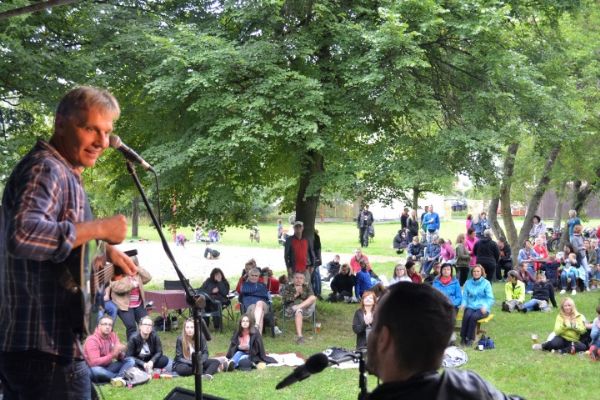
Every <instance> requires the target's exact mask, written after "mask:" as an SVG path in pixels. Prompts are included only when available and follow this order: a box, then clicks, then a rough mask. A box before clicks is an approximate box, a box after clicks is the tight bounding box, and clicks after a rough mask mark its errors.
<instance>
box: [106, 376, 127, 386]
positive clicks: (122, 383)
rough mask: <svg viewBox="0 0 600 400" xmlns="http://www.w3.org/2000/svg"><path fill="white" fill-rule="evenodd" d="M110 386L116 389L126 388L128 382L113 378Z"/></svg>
mask: <svg viewBox="0 0 600 400" xmlns="http://www.w3.org/2000/svg"><path fill="white" fill-rule="evenodd" d="M110 384H111V385H113V386H115V387H124V386H126V385H127V382H125V379H123V378H112V379H111V380H110Z"/></svg>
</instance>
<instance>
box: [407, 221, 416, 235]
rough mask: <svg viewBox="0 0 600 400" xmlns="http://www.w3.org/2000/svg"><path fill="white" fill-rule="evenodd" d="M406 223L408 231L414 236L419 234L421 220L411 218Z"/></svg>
mask: <svg viewBox="0 0 600 400" xmlns="http://www.w3.org/2000/svg"><path fill="white" fill-rule="evenodd" d="M406 223H407V224H408V225H407V228H408V231H409V232H410V234H411V235H412V236H417V235H418V234H419V221H417V220H416V219H412V218H409V219H408V220H407V221H406Z"/></svg>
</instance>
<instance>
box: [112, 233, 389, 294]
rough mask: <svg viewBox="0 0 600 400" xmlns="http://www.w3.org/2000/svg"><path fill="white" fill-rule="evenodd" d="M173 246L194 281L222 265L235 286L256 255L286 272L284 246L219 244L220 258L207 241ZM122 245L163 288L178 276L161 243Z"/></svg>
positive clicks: (327, 256) (327, 258)
mask: <svg viewBox="0 0 600 400" xmlns="http://www.w3.org/2000/svg"><path fill="white" fill-rule="evenodd" d="M169 246H170V247H171V252H172V253H173V256H174V257H175V261H176V262H177V265H178V266H179V268H180V269H181V270H182V272H183V274H184V275H185V276H186V277H187V278H188V279H190V280H191V281H202V280H204V279H206V278H207V277H208V275H209V274H210V271H211V270H212V269H213V268H215V267H218V268H221V269H222V270H223V272H224V273H225V276H227V278H228V280H229V283H230V284H232V285H234V284H235V283H236V282H237V277H239V275H240V273H241V271H242V269H243V268H244V264H245V262H246V261H247V260H249V259H250V258H254V259H255V260H256V262H257V264H258V266H259V267H261V268H263V267H270V268H271V269H272V270H273V271H274V272H275V275H280V274H282V273H283V272H284V271H285V263H284V261H283V247H280V248H277V249H267V248H259V247H241V246H223V245H217V246H215V247H216V248H217V249H218V250H219V251H220V252H221V255H220V257H219V258H218V259H217V260H207V259H205V258H204V249H205V245H204V244H201V243H191V242H188V243H186V245H185V247H181V246H175V245H174V244H172V243H169ZM119 247H120V248H121V249H122V250H129V249H137V250H138V259H139V261H140V265H142V266H143V267H144V268H146V269H147V270H148V271H149V272H150V274H152V278H153V279H152V280H153V283H155V284H158V285H159V286H161V287H162V281H163V280H172V279H177V275H176V274H175V271H174V269H173V266H172V265H171V262H170V261H169V259H168V258H167V256H166V254H165V252H164V250H163V248H162V245H161V243H160V242H149V241H135V242H126V243H123V244H121V245H120V246H119ZM334 254H335V253H330V252H326V253H323V254H322V257H323V260H324V262H325V263H327V262H329V261H330V260H332V259H333V256H334ZM365 254H367V255H368V250H366V251H365ZM340 257H341V259H342V262H347V261H349V260H350V258H351V257H352V254H340ZM399 259H400V258H399V257H389V256H369V260H370V261H371V262H385V261H398V260H399Z"/></svg>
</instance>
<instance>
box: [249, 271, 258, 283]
mask: <svg viewBox="0 0 600 400" xmlns="http://www.w3.org/2000/svg"><path fill="white" fill-rule="evenodd" d="M259 277H260V274H259V273H258V272H256V271H250V274H249V275H248V281H250V282H252V283H257V282H258V278H259Z"/></svg>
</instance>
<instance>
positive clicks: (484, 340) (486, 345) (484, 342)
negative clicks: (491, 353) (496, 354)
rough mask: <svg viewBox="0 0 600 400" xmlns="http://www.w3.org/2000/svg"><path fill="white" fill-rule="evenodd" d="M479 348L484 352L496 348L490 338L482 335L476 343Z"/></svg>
mask: <svg viewBox="0 0 600 400" xmlns="http://www.w3.org/2000/svg"><path fill="white" fill-rule="evenodd" d="M479 346H483V349H484V350H491V349H495V348H496V346H495V345H494V341H493V340H492V338H491V337H489V336H484V335H482V336H481V339H479V342H477V347H479Z"/></svg>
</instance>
